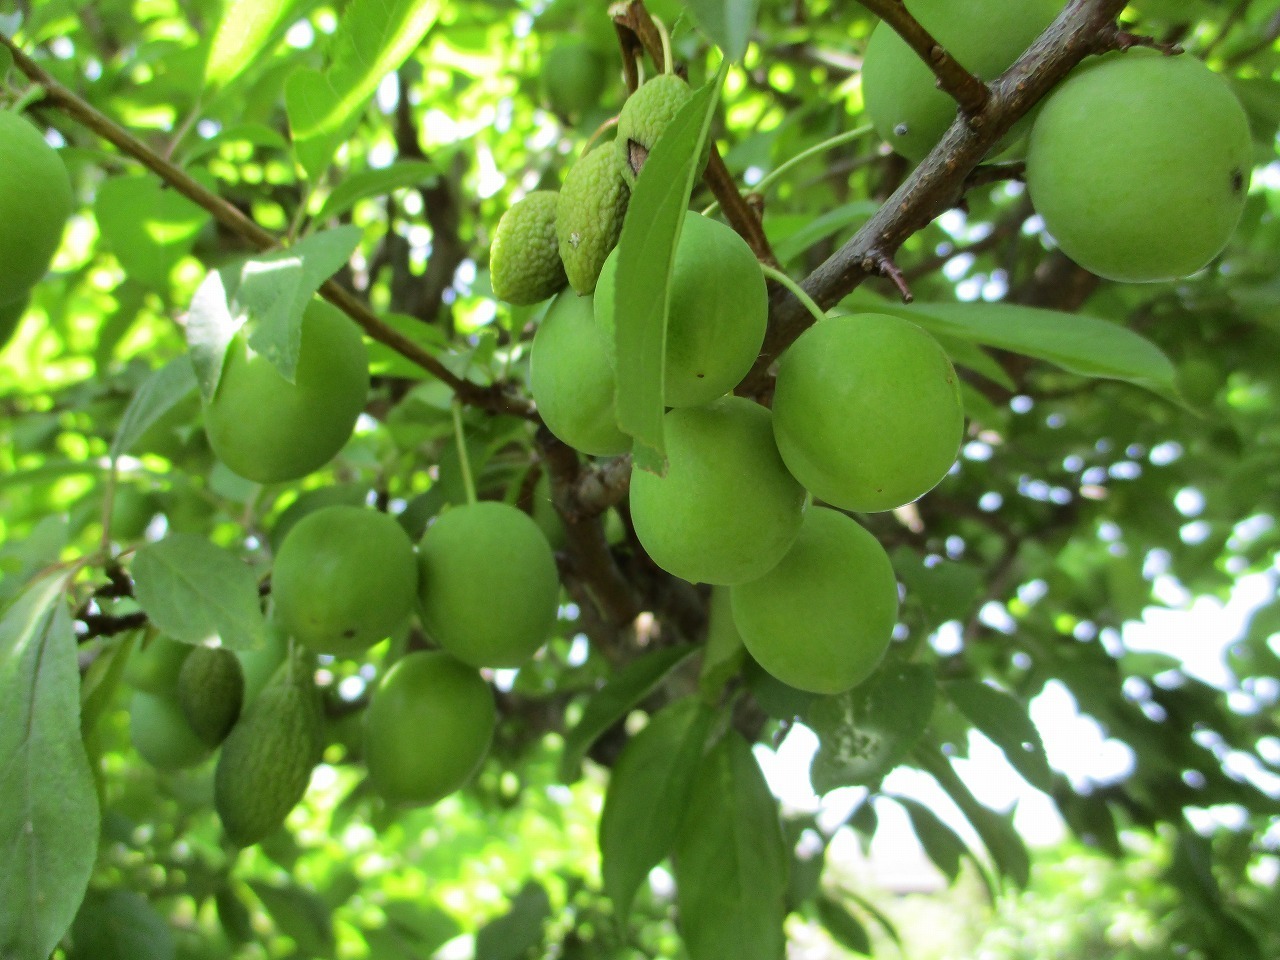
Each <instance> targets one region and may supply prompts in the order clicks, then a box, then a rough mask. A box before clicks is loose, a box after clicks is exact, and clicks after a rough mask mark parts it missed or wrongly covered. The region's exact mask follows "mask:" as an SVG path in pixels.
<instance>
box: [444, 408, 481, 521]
mask: <svg viewBox="0 0 1280 960" xmlns="http://www.w3.org/2000/svg"><path fill="white" fill-rule="evenodd" d="M450 406H451V409H452V411H453V439H454V442H455V443H456V444H457V445H458V463H459V464H460V465H461V467H462V486H463V489H465V490H466V491H467V503H468V504H474V503H475V502H476V484H475V481H474V480H473V479H472V477H471V461H470V460H469V459H467V441H466V438H465V437H464V436H463V433H462V401H460V400H458V399H456V398H455V399H454V401H453V403H452V404H451V405H450Z"/></svg>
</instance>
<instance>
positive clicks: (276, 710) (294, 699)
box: [213, 677, 324, 847]
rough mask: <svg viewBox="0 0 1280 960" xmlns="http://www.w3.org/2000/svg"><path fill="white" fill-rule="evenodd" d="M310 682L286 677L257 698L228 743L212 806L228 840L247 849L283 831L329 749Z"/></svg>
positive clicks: (220, 760) (216, 777)
mask: <svg viewBox="0 0 1280 960" xmlns="http://www.w3.org/2000/svg"><path fill="white" fill-rule="evenodd" d="M322 729H323V724H322V719H321V716H320V710H319V705H318V704H317V702H316V692H315V688H314V687H313V686H311V681H310V678H309V677H308V678H305V679H301V680H295V681H294V682H289V681H288V680H286V679H285V678H281V679H280V680H278V681H277V682H275V683H273V684H272V685H270V686H268V687H267V688H266V689H265V690H263V691H262V693H261V694H260V695H259V696H258V699H257V700H256V701H255V702H254V703H253V705H252V706H251V707H250V708H249V709H248V710H246V711H245V713H244V716H242V717H241V718H240V720H239V721H238V722H237V723H236V725H235V726H234V727H232V728H231V733H230V735H228V737H227V739H226V740H225V741H223V744H222V752H221V753H220V754H219V756H218V766H217V769H216V770H215V771H214V781H213V805H214V809H215V810H217V811H218V817H219V819H221V820H222V827H223V829H224V830H226V832H227V836H228V837H229V838H230V839H231V841H232V842H233V843H235V844H236V845H237V846H241V847H248V846H252V845H253V844H255V843H258V842H259V841H261V840H264V839H266V838H267V837H269V836H270V835H271V834H272V833H274V832H275V831H276V830H278V829H280V827H281V825H282V824H283V823H284V821H285V817H287V816H288V815H289V811H290V810H292V809H293V808H294V807H295V806H297V804H298V801H299V800H301V799H302V795H303V794H304V793H306V792H307V784H308V783H309V782H310V780H311V771H312V769H313V768H314V767H315V765H316V763H317V762H318V761H319V759H320V754H321V752H322V751H323V749H324V740H323V737H322Z"/></svg>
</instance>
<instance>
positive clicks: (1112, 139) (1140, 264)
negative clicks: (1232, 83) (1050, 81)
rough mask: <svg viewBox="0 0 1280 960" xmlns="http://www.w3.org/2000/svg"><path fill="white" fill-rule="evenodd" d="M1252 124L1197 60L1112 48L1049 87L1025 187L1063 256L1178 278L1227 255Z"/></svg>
mask: <svg viewBox="0 0 1280 960" xmlns="http://www.w3.org/2000/svg"><path fill="white" fill-rule="evenodd" d="M1252 151H1253V147H1252V141H1251V138H1250V133H1249V121H1248V118H1247V117H1246V115H1245V112H1244V108H1243V107H1241V106H1240V103H1239V101H1238V100H1237V99H1236V96H1235V94H1234V93H1233V92H1232V90H1231V88H1230V87H1229V86H1228V85H1227V82H1226V81H1225V80H1224V79H1223V78H1222V77H1220V76H1219V75H1218V74H1216V73H1214V72H1213V71H1212V70H1210V69H1209V68H1208V67H1207V66H1205V65H1204V63H1203V62H1201V61H1200V60H1197V59H1196V58H1194V57H1191V56H1185V55H1184V56H1176V57H1166V56H1163V55H1161V54H1160V53H1157V52H1156V51H1154V50H1132V51H1130V52H1129V53H1126V54H1123V55H1121V54H1113V55H1108V56H1106V57H1104V58H1102V59H1101V60H1100V61H1098V62H1097V63H1093V64H1091V65H1086V67H1085V68H1084V69H1081V70H1078V71H1077V72H1076V73H1074V74H1072V75H1071V76H1070V77H1068V78H1067V80H1066V81H1065V82H1064V83H1063V84H1062V85H1061V86H1060V87H1058V88H1057V90H1055V91H1054V92H1053V93H1051V94H1050V96H1049V98H1048V100H1047V101H1046V102H1045V104H1044V107H1043V109H1042V110H1041V112H1040V115H1039V116H1038V117H1037V119H1036V122H1035V126H1034V127H1032V130H1031V143H1030V147H1029V149H1028V152H1027V190H1028V192H1029V193H1030V195H1031V200H1032V202H1033V203H1034V204H1035V208H1036V212H1037V213H1039V214H1040V216H1042V217H1043V218H1044V224H1045V229H1047V230H1048V232H1049V233H1050V234H1051V235H1052V236H1053V238H1054V239H1055V240H1056V241H1057V242H1058V245H1059V246H1060V247H1061V248H1062V250H1063V252H1064V253H1066V254H1067V256H1069V257H1071V259H1073V260H1075V261H1076V262H1077V263H1078V264H1080V265H1081V266H1082V267H1084V268H1085V269H1087V270H1090V271H1092V272H1093V273H1096V274H1098V276H1101V277H1106V278H1107V279H1110V280H1120V281H1124V282H1128V283H1143V282H1149V281H1158V280H1172V279H1175V278H1178V277H1185V276H1188V275H1190V274H1192V273H1195V272H1196V271H1197V270H1200V269H1201V268H1203V267H1204V266H1206V265H1207V264H1208V263H1209V261H1210V260H1212V259H1213V258H1214V257H1216V256H1217V255H1218V254H1219V253H1221V252H1222V249H1223V247H1225V246H1226V244H1227V241H1228V240H1229V239H1230V238H1231V234H1232V233H1233V232H1234V231H1235V228H1236V224H1237V222H1239V220H1240V215H1241V213H1242V211H1243V210H1244V202H1245V197H1246V194H1247V193H1248V188H1249V173H1250V170H1251V168H1252V166H1253V152H1252Z"/></svg>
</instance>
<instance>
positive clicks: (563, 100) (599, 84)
mask: <svg viewBox="0 0 1280 960" xmlns="http://www.w3.org/2000/svg"><path fill="white" fill-rule="evenodd" d="M607 80H608V65H607V64H606V63H605V59H604V57H602V56H600V54H598V53H597V52H596V51H595V49H593V48H592V46H591V45H590V44H589V43H587V42H586V41H585V40H582V39H580V38H577V37H566V38H563V39H561V40H558V41H556V44H555V45H554V46H553V47H552V48H551V49H550V50H549V51H548V52H547V56H546V59H545V60H544V61H543V64H542V84H543V88H544V89H545V90H546V93H547V101H548V103H549V104H550V105H551V109H552V110H554V111H555V112H556V113H558V114H559V115H560V116H562V117H572V116H577V115H578V114H580V113H582V112H583V111H584V110H590V109H591V108H592V107H594V106H595V105H596V104H597V103H599V102H600V97H601V95H602V94H603V93H604V88H605V83H606V82H607Z"/></svg>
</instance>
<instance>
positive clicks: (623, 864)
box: [600, 697, 715, 922]
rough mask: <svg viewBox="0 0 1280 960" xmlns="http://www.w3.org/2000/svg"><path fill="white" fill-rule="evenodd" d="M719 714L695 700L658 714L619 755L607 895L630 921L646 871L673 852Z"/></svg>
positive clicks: (609, 799) (605, 846)
mask: <svg viewBox="0 0 1280 960" xmlns="http://www.w3.org/2000/svg"><path fill="white" fill-rule="evenodd" d="M714 716H715V714H714V713H713V712H712V711H711V710H710V709H708V708H707V707H706V706H704V705H703V704H702V703H701V701H699V700H697V699H695V698H692V697H691V698H687V699H684V700H678V701H676V702H675V703H673V704H671V705H669V706H668V707H666V708H665V709H664V710H662V711H661V712H659V713H657V714H655V715H654V716H653V719H651V720H650V721H649V725H648V726H647V727H645V728H644V729H643V730H641V731H640V732H639V733H638V734H636V735H635V737H634V738H632V740H631V742H630V743H628V744H627V746H626V748H625V749H624V750H623V751H622V755H621V756H620V757H619V758H618V762H617V764H616V765H615V766H614V768H613V773H612V774H611V775H610V777H609V790H608V792H607V793H606V794H605V799H604V812H603V814H602V815H601V817H600V855H601V857H602V858H603V868H602V873H603V875H604V889H605V892H606V893H607V894H608V895H609V898H610V899H611V900H613V905H614V909H615V910H616V911H617V912H618V915H619V916H620V917H622V918H623V921H624V922H625V920H626V916H627V914H628V912H629V911H630V909H631V901H632V899H633V898H634V897H635V893H636V891H637V890H638V889H640V885H641V884H642V883H644V881H645V878H646V877H648V876H649V871H650V870H652V869H653V868H654V867H656V866H657V865H658V864H659V863H661V862H662V861H663V860H664V859H665V858H666V856H667V854H668V853H670V852H671V847H672V845H673V844H674V843H675V841H676V836H677V835H678V834H679V832H680V823H681V818H682V817H683V815H684V809H685V805H686V804H687V803H688V802H689V794H690V792H691V791H692V789H693V781H694V777H695V775H696V774H697V771H698V767H699V766H700V764H701V763H702V749H703V746H704V745H705V744H706V740H707V731H708V729H710V726H711V721H712V719H713V718H714Z"/></svg>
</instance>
